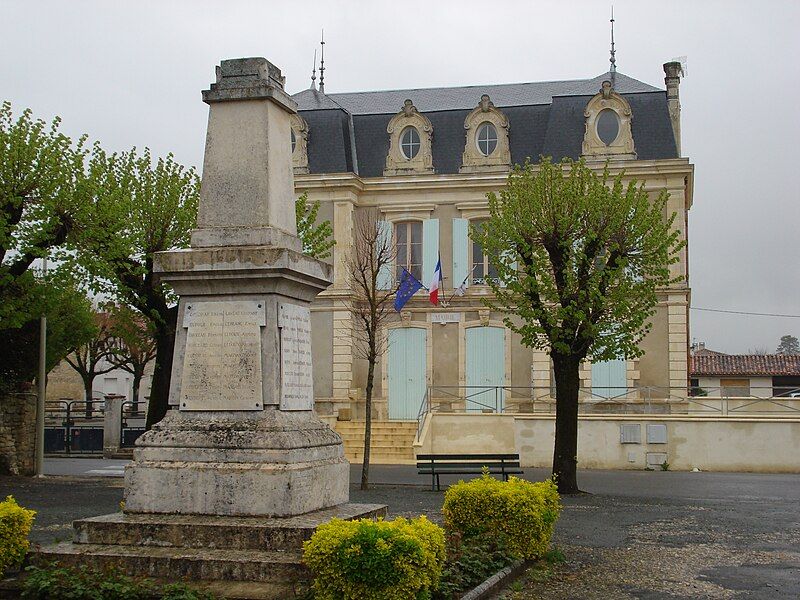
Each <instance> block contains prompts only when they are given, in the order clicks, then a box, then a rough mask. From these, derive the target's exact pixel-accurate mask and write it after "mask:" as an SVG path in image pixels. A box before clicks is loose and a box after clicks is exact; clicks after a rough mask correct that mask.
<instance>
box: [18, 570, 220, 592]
mask: <svg viewBox="0 0 800 600" xmlns="http://www.w3.org/2000/svg"><path fill="white" fill-rule="evenodd" d="M26 573H27V574H26V577H25V580H24V582H23V584H22V598H23V599H25V600H216V596H214V595H213V594H209V593H208V592H203V591H199V590H196V589H194V588H191V587H189V586H187V585H184V584H182V583H170V584H168V585H157V584H154V583H152V582H150V581H146V580H143V579H139V578H135V577H128V576H127V575H123V574H122V573H120V572H119V571H118V570H116V569H106V570H102V571H98V570H94V569H89V568H88V567H86V566H85V565H81V566H80V567H77V568H72V567H58V566H55V565H50V566H46V567H28V568H27V569H26Z"/></svg>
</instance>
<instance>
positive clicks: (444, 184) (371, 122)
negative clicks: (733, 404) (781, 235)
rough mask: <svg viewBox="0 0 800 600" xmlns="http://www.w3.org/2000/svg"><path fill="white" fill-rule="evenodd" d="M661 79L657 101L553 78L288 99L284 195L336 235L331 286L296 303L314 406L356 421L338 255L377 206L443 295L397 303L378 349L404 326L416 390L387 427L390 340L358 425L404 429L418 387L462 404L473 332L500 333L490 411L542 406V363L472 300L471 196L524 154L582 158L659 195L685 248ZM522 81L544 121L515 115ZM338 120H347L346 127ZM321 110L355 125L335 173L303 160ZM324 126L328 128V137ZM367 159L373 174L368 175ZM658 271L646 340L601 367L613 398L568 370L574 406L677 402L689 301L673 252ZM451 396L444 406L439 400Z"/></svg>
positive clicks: (682, 193) (311, 150)
mask: <svg viewBox="0 0 800 600" xmlns="http://www.w3.org/2000/svg"><path fill="white" fill-rule="evenodd" d="M665 73H666V74H667V78H666V80H665V81H666V84H667V90H666V92H665V91H664V90H657V89H656V88H652V87H651V86H646V84H641V82H638V84H639V85H638V86H637V85H636V84H634V83H631V82H634V81H635V80H631V79H630V78H627V77H625V76H622V75H621V74H616V82H617V84H616V85H617V87H616V88H615V86H614V85H613V84H612V83H611V82H610V81H608V80H606V79H605V77H599V78H596V79H595V80H588V81H586V82H583V81H579V82H562V83H563V84H564V90H563V92H561V94H562V97H561V98H559V99H556V95H558V94H559V92H557V91H554V90H553V86H554V85H556V82H545V83H542V84H519V85H514V86H485V89H484V88H482V87H481V86H472V87H468V88H443V89H432V90H399V91H391V92H365V93H345V94H334V95H332V96H330V98H332V99H333V100H334V101H335V102H336V105H337V107H338V108H337V110H336V111H334V109H333V107H329V108H328V109H326V110H320V109H319V107H323V108H324V107H325V106H326V105H325V103H324V100H325V98H326V97H325V96H324V95H322V94H319V93H317V92H316V91H315V92H313V94H312V93H311V92H301V93H300V94H297V95H296V96H295V98H296V99H297V100H298V103H299V104H300V114H301V115H303V116H304V118H305V123H307V125H308V128H307V130H303V131H300V130H299V129H298V131H297V132H296V138H297V137H299V136H301V135H307V136H308V140H309V142H308V157H309V163H308V166H309V169H308V172H307V173H303V174H297V175H296V177H295V191H296V193H297V194H298V195H299V194H301V193H304V192H307V193H308V196H309V200H310V201H312V202H314V201H319V202H320V204H321V208H320V212H319V218H320V219H327V220H329V221H330V222H331V223H332V225H333V229H334V237H335V239H336V246H335V248H334V254H333V257H332V259H331V263H332V266H333V269H334V284H333V286H331V287H330V288H329V289H327V290H326V291H324V292H322V293H321V294H320V295H319V296H318V297H317V299H316V300H315V302H314V304H313V307H312V320H313V323H314V327H313V329H314V335H315V339H319V340H320V343H319V344H318V345H317V347H315V350H314V368H315V373H314V384H315V397H316V410H317V412H318V413H319V414H322V415H331V416H333V415H337V414H339V412H340V411H343V412H342V414H345V415H353V416H354V417H355V418H363V395H364V389H365V387H366V375H367V365H366V361H363V360H360V359H359V358H357V357H355V356H354V355H353V352H352V345H353V342H352V339H351V335H350V333H349V332H350V331H351V328H352V324H351V321H350V314H349V312H348V310H347V307H348V304H349V301H350V293H349V290H348V288H347V281H346V273H345V268H344V265H345V264H346V261H347V258H348V256H350V253H351V250H352V249H351V231H352V227H353V223H354V219H355V218H356V217H357V215H358V214H359V212H361V211H365V210H377V211H378V213H379V215H380V219H381V220H382V221H384V222H385V223H386V224H388V225H387V227H389V228H390V230H392V231H395V232H396V228H397V226H398V225H401V224H408V223H411V224H414V223H418V224H420V226H421V227H420V229H421V230H423V235H422V239H421V242H422V244H421V245H422V246H423V248H422V250H421V253H422V254H423V255H424V256H423V258H422V259H421V260H422V263H423V264H422V269H421V271H422V277H421V281H422V283H424V284H426V285H427V284H428V283H429V277H430V274H431V273H432V269H431V268H430V267H431V262H432V263H433V264H435V262H436V260H437V259H441V264H442V267H443V271H444V281H443V295H444V297H445V298H446V299H447V300H448V301H449V303H448V305H447V306H439V307H434V306H432V305H431V304H430V303H429V302H428V297H427V293H426V292H425V291H424V290H421V291H420V292H418V293H417V295H416V296H415V297H414V298H412V299H411V300H410V301H409V302H408V304H406V306H405V308H404V312H403V314H402V315H401V314H397V315H396V316H395V318H394V321H393V322H390V323H388V324H387V326H386V328H385V331H384V332H383V335H384V339H389V338H390V337H401V336H398V335H397V334H396V333H395V332H396V331H397V330H404V329H406V330H414V331H417V332H418V333H417V334H413V335H410V336H409V337H410V338H414V339H418V340H424V341H423V342H419V344H418V345H417V346H415V347H414V350H413V354H414V355H415V356H417V357H421V360H419V361H416V362H415V367H414V368H415V369H417V372H415V373H414V374H412V375H413V377H414V378H416V379H417V380H419V381H418V382H417V383H415V385H416V386H417V387H415V388H414V390H413V392H412V393H413V394H416V396H415V397H414V398H413V399H412V400H410V401H408V402H409V403H413V405H414V406H413V407H409V408H408V409H407V410H406V412H405V416H403V417H397V416H396V415H397V411H393V410H392V406H391V405H392V402H394V400H393V395H394V396H395V397H396V396H397V394H396V393H395V392H393V390H392V385H394V384H393V381H394V382H396V381H397V379H396V377H395V375H396V371H397V370H396V369H395V373H394V374H393V372H392V370H393V358H392V356H391V355H392V349H391V344H390V348H389V352H388V353H387V354H386V355H384V356H383V357H382V359H381V360H380V361H379V364H378V366H377V371H376V379H375V386H376V387H375V389H374V397H375V401H374V406H375V412H374V415H373V416H374V417H375V418H378V419H389V418H394V419H398V418H400V419H406V420H413V419H415V418H416V415H417V412H418V409H419V407H420V405H421V404H422V401H423V397H424V396H425V390H426V389H427V390H429V391H431V390H433V393H437V394H438V397H434V398H430V399H429V400H432V401H435V402H437V403H439V404H440V405H441V406H444V407H446V409H447V410H453V411H459V410H462V411H463V410H465V409H467V408H469V407H468V406H467V405H466V403H465V401H464V399H463V396H464V395H465V394H464V391H463V390H464V388H465V386H468V385H470V384H471V383H474V381H475V380H476V377H475V374H474V372H472V371H473V370H474V368H475V364H476V361H475V360H474V357H473V358H471V357H470V351H471V350H470V344H471V340H474V339H476V338H479V337H481V336H480V335H478V334H477V333H476V329H477V328H489V329H496V330H500V331H502V334H498V336H497V337H498V338H500V337H501V339H502V341H498V342H497V343H496V344H495V345H494V346H493V347H492V354H493V358H494V360H493V361H492V364H493V365H494V366H493V368H494V369H495V370H496V371H497V372H496V373H495V376H494V379H493V380H492V382H491V387H495V388H497V387H505V388H506V391H505V392H504V399H503V403H504V405H505V406H504V410H505V411H506V412H523V413H524V412H528V411H531V410H534V408H535V405H536V404H537V403H545V404H546V403H548V402H549V403H552V401H553V393H552V391H553V390H554V380H553V376H552V369H551V364H550V359H549V356H548V355H547V354H546V353H545V352H543V351H540V350H531V349H530V348H526V347H525V346H523V345H522V344H521V343H520V341H519V339H518V336H516V335H515V334H512V333H511V332H510V331H509V330H507V329H506V328H505V327H504V326H503V323H502V315H500V314H497V313H494V312H490V311H489V310H488V309H486V308H485V307H484V305H483V302H482V301H483V299H485V298H486V297H487V296H488V295H489V294H491V289H490V288H489V286H487V285H485V281H484V280H483V279H482V277H480V276H478V277H476V276H475V273H476V271H475V264H476V263H475V262H474V256H473V250H474V248H473V245H472V242H471V240H469V239H468V238H467V235H468V231H469V226H470V224H475V223H477V222H479V221H480V220H481V219H485V218H486V217H487V216H488V201H487V198H486V195H487V193H489V192H498V191H499V190H500V189H502V188H503V187H504V185H505V183H506V179H507V177H508V173H509V170H510V168H511V166H512V165H513V164H515V163H521V162H524V161H525V159H526V158H527V157H531V160H532V162H534V163H535V162H536V158H537V156H536V154H538V153H542V154H545V155H551V156H553V158H554V159H559V158H560V157H561V156H570V157H572V158H581V157H583V158H585V159H586V160H587V164H589V165H590V167H591V168H593V169H595V170H596V171H598V172H600V171H602V169H603V168H604V167H605V165H606V164H608V167H609V169H610V172H611V175H612V176H614V175H616V174H617V173H619V172H624V177H623V181H630V180H632V179H635V180H636V181H638V182H640V183H643V184H644V189H645V190H646V191H647V192H648V194H649V195H650V196H651V197H652V198H656V197H657V196H658V195H659V194H660V193H662V192H666V193H667V194H668V196H669V200H668V205H667V215H665V216H668V215H670V214H672V213H674V215H675V218H674V220H673V227H674V228H675V230H677V232H678V234H679V238H680V239H681V240H683V241H686V239H687V227H688V213H689V210H690V208H691V206H692V199H693V198H692V196H693V185H694V167H693V165H692V164H691V163H690V162H689V160H688V159H687V158H683V157H680V153H679V150H678V149H679V143H680V140H679V138H680V123H679V116H680V113H679V103H678V84H679V82H680V81H679V78H678V76H677V75H676V72H675V69H674V66H673V65H665ZM590 85H591V86H592V87H591V88H590V87H589V86H590ZM526 86H531V87H526ZM536 86H541V87H542V89H545V90H546V92H547V93H548V94H552V98H549V99H544V100H541V99H532V100H530V104H531V105H533V104H537V103H538V104H539V105H541V104H543V103H546V102H547V101H550V102H551V103H552V106H551V108H550V109H549V112H550V115H549V117H547V116H546V113H545V112H544V111H545V110H546V109H544V108H541V106H527V105H525V103H526V100H524V98H525V97H526V94H529V95H531V98H534V97H535V96H536V94H537V93H538V92H535V91H532V90H535V89H539V88H537V87H536ZM583 89H586V90H587V91H588V90H589V89H591V90H592V91H591V93H586V92H584V91H583ZM575 90H580V91H575ZM482 91H485V92H486V93H483V94H482V93H481V92H482ZM631 92H632V93H631ZM401 95H402V96H401ZM403 96H405V97H406V98H408V100H406V101H405V103H404V104H403V106H402V110H400V112H394V111H396V110H397V108H396V107H397V105H398V104H400V102H401V101H397V100H396V99H400V98H401V97H403ZM479 98H480V100H478V99H479ZM476 101H478V102H477V104H478V105H477V107H476V105H475V104H476ZM395 102H396V103H395ZM523 105H525V106H523ZM304 106H305V107H307V108H306V110H303V108H304ZM348 111H350V112H351V113H352V114H350V115H349V117H348V116H347V115H346V113H347V112H348ZM448 111H449V112H448ZM459 111H461V112H459ZM334 112H336V113H339V112H341V113H343V114H345V116H344V117H342V118H343V119H344V118H349V124H350V130H351V132H352V131H355V134H354V139H355V142H356V143H352V144H351V146H348V143H347V140H345V142H344V144H343V147H344V150H343V153H344V154H347V151H348V150H347V149H348V148H350V150H349V151H350V154H351V156H350V158H349V159H348V160H350V161H351V162H352V165H350V164H349V163H347V162H346V161H345V163H344V164H345V165H347V166H346V167H345V168H344V169H343V168H342V167H341V166H338V167H337V166H335V165H334V162H333V161H330V160H329V161H328V162H325V161H322V160H321V159H320V158H319V156H320V155H319V154H318V151H317V150H315V144H322V140H325V142H326V144H328V145H326V146H325V147H324V148H325V150H326V151H328V149H329V147H331V148H332V147H333V146H332V145H331V144H332V141H331V139H330V135H329V134H330V132H331V131H338V130H341V125H340V124H339V122H338V121H335V120H334V119H333V117H332V116H331V115H332V114H333V113H334ZM377 113H381V114H380V115H378V114H377ZM445 113H447V114H445ZM461 114H463V115H465V116H463V117H462V116H460V115H461ZM323 116H324V117H325V119H327V120H324V119H323ZM379 117H380V119H379ZM547 118H549V124H548V126H547V128H545V129H544V131H545V133H541V131H540V135H543V139H541V140H539V142H538V143H539V144H540V145H539V146H538V147H537V146H536V143H534V142H531V141H530V140H531V139H533V138H532V136H533V135H534V129H533V126H532V125H531V123H532V122H533V121H534V120H536V119H547ZM328 123H332V124H333V125H331V126H330V127H329V126H328V125H327V124H328ZM380 123H388V125H386V126H385V129H383V131H384V132H385V135H384V139H380V138H379V137H378V133H377V132H378V131H379V128H380ZM486 125H491V126H493V129H492V128H488V129H489V131H490V132H491V133H490V134H489V135H490V137H491V135H494V136H495V137H496V140H495V139H494V138H491V139H490V140H489V141H490V143H492V144H493V146H491V147H493V148H494V150H490V151H489V152H488V156H486V155H484V154H483V152H484V150H485V149H486V146H484V147H483V150H482V149H481V147H479V146H478V144H477V139H476V137H477V134H478V130H479V129H480V128H482V127H484V126H486ZM411 126H413V127H416V128H417V130H418V132H419V135H420V144H421V146H420V150H419V153H418V154H417V155H416V156H414V157H413V158H412V159H408V158H406V157H404V155H403V153H402V152H401V151H400V150H399V149H398V145H399V143H400V136H401V133H402V131H403V130H404V129H406V128H407V127H411ZM456 129H458V130H459V131H458V132H457V131H456ZM485 132H486V128H484V133H485ZM351 135H352V134H351ZM370 136H371V137H370ZM526 136H527V138H526ZM521 140H522V141H521ZM350 141H351V142H352V139H351V140H350ZM525 144H528V145H527V146H526V145H525ZM491 147H490V148H491ZM536 148H539V150H537V149H536ZM448 153H449V154H448ZM525 153H528V154H527V157H526V155H525ZM534 153H536V154H534ZM356 154H357V156H356ZM365 156H367V158H366V159H365ZM315 157H316V158H315ZM380 161H383V162H384V165H383V168H382V169H380V170H378V169H379V167H380V165H379V162H380ZM315 163H316V165H315ZM327 165H330V166H327ZM432 225H435V226H432ZM412 227H413V226H412ZM408 231H411V229H409V230H408ZM429 233H431V234H432V235H428V234H429ZM404 235H406V234H405V233H404ZM409 235H410V234H409ZM465 262H466V264H464V263H465ZM483 268H484V270H485V269H486V267H485V266H484V267H483ZM670 269H671V274H672V275H673V276H674V277H676V278H680V281H679V282H677V283H675V284H673V285H671V286H669V287H667V288H664V289H662V290H659V293H658V297H659V302H658V305H657V307H656V314H655V315H654V317H653V319H652V330H651V332H650V333H649V334H648V336H647V337H646V338H645V339H644V340H643V342H642V344H641V345H642V349H643V350H644V351H645V354H644V356H643V357H641V358H640V359H636V360H627V361H622V362H621V363H620V364H619V365H618V366H617V367H615V368H616V369H617V371H616V372H615V374H616V379H615V381H616V383H615V384H614V385H615V386H616V387H618V389H617V390H616V391H610V388H609V387H606V386H608V385H609V384H608V383H605V384H604V383H603V382H602V381H598V380H597V379H598V378H599V377H598V378H596V380H595V381H593V372H595V374H596V375H597V373H598V371H597V370H596V369H595V368H593V365H591V364H590V363H588V362H587V363H586V364H584V365H583V366H582V369H581V372H580V374H581V382H582V392H581V399H582V400H583V401H592V400H598V399H600V398H601V397H603V394H605V395H606V396H609V395H617V394H620V395H621V396H624V397H626V398H630V399H635V398H637V397H644V396H646V397H648V398H651V399H653V398H661V399H666V398H670V397H671V398H675V397H676V396H677V397H680V396H685V395H686V387H687V384H688V370H687V364H688V340H689V301H690V287H689V281H688V250H687V248H686V247H684V248H683V249H682V250H681V251H680V254H679V260H678V261H677V262H676V263H675V264H674V265H671V267H670ZM467 273H469V274H471V276H470V277H467V279H466V281H467V283H468V287H467V291H466V294H465V295H464V296H461V297H459V296H454V295H453V292H454V290H455V289H456V288H458V287H459V285H460V284H461V283H462V280H465V279H464V276H465V275H466V274H467ZM459 390H460V391H459ZM451 394H455V395H456V398H455V399H453V398H450V397H449V396H450V395H451ZM472 409H473V410H474V409H475V407H474V406H473V408H472ZM537 410H538V409H537ZM393 412H394V414H395V416H394V417H393V416H392V413H393Z"/></svg>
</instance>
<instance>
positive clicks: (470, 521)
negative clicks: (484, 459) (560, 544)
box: [442, 473, 561, 559]
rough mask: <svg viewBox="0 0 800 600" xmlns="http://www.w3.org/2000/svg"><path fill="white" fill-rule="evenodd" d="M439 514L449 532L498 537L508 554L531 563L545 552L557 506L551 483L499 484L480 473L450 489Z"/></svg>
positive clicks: (517, 481) (514, 480) (515, 481)
mask: <svg viewBox="0 0 800 600" xmlns="http://www.w3.org/2000/svg"><path fill="white" fill-rule="evenodd" d="M442 512H443V513H444V519H445V525H446V526H447V527H448V528H449V529H451V530H454V531H460V532H461V533H463V534H464V535H466V536H471V535H478V534H482V533H490V534H494V535H502V536H503V537H505V541H506V544H507V545H508V549H509V551H510V552H512V553H513V554H514V555H515V556H519V557H522V558H527V559H532V558H537V557H539V556H541V555H542V554H544V553H545V552H546V551H547V548H548V546H549V545H550V537H551V536H552V535H553V528H554V527H555V523H556V520H558V515H559V513H560V512H561V502H560V498H559V495H558V490H557V489H556V486H555V483H553V481H552V480H549V479H548V480H547V481H542V482H539V483H531V482H529V481H525V480H524V479H519V478H517V477H511V478H509V480H508V481H505V482H503V481H498V480H496V479H494V478H493V477H491V476H490V475H488V474H487V473H484V474H483V476H482V477H480V478H479V479H474V480H472V481H470V482H468V483H464V482H463V481H459V482H458V483H457V484H455V485H451V486H450V487H449V488H448V490H447V492H446V493H445V495H444V506H443V507H442Z"/></svg>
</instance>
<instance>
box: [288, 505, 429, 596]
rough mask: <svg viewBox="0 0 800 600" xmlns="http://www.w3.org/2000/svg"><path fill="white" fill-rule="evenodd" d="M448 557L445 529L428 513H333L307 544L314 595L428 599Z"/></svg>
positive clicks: (305, 551) (304, 555) (306, 552)
mask: <svg viewBox="0 0 800 600" xmlns="http://www.w3.org/2000/svg"><path fill="white" fill-rule="evenodd" d="M444 560H445V549H444V531H443V530H442V528H441V527H438V526H437V525H434V524H433V523H431V522H430V521H428V519H426V518H425V517H419V518H417V519H411V520H407V519H403V518H397V519H395V520H394V521H383V520H378V521H371V520H369V519H362V520H360V521H343V520H341V519H333V520H332V521H330V522H329V523H325V524H324V525H320V526H319V527H318V528H317V530H316V531H315V532H314V535H313V536H312V537H311V539H310V540H309V541H307V542H305V543H304V544H303V561H304V562H305V563H306V565H307V566H308V567H309V568H310V569H311V571H312V572H313V574H314V598H315V599H316V600H406V599H407V600H420V599H427V598H430V597H431V591H432V590H433V589H435V588H436V586H437V585H438V583H439V577H440V576H441V573H442V565H443V564H444Z"/></svg>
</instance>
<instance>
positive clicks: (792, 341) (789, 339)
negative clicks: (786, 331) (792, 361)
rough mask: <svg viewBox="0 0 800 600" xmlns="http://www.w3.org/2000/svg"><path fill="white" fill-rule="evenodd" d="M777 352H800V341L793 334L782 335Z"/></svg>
mask: <svg viewBox="0 0 800 600" xmlns="http://www.w3.org/2000/svg"><path fill="white" fill-rule="evenodd" d="M775 354H800V343H798V341H797V338H796V337H795V336H793V335H782V336H781V342H780V344H778V348H777V349H776V350H775Z"/></svg>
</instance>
